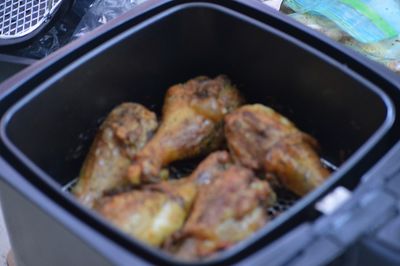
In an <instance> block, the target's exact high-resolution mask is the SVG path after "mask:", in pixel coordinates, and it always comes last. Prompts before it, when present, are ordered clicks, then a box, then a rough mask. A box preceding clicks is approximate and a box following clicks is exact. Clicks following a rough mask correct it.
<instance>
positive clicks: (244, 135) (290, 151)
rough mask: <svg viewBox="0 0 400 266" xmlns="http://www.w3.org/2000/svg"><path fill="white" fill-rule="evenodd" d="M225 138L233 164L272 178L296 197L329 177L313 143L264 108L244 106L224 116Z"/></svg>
mask: <svg viewBox="0 0 400 266" xmlns="http://www.w3.org/2000/svg"><path fill="white" fill-rule="evenodd" d="M225 134H226V138H227V142H228V147H229V150H230V152H231V154H232V157H233V158H234V160H235V161H236V162H239V163H241V164H242V165H243V166H245V167H248V168H251V169H253V170H263V171H265V172H266V173H268V174H272V175H274V176H275V177H276V178H277V179H278V181H279V182H280V183H282V184H283V185H284V186H285V187H286V188H287V189H289V190H291V191H292V192H294V193H296V194H297V195H299V196H303V195H305V194H307V193H308V192H310V191H311V190H313V189H315V188H316V187H318V186H319V185H320V184H321V183H322V182H324V180H325V179H326V177H327V176H328V175H329V174H330V173H329V171H328V170H327V169H325V168H324V167H323V166H322V165H321V162H320V158H319V156H318V155H317V153H316V151H315V150H316V148H317V146H318V144H317V141H316V140H315V139H313V138H312V137H311V136H309V135H307V134H305V133H303V132H301V131H300V130H299V129H297V128H296V127H295V126H294V125H293V123H291V122H290V121H289V120H288V119H286V118H285V117H283V116H281V115H280V114H278V113H277V112H275V111H274V110H272V109H271V108H268V107H266V106H263V105H260V104H254V105H245V106H243V107H241V108H239V109H238V110H236V111H235V112H232V113H231V114H229V115H228V116H226V118H225Z"/></svg>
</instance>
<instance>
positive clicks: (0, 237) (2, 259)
mask: <svg viewBox="0 0 400 266" xmlns="http://www.w3.org/2000/svg"><path fill="white" fill-rule="evenodd" d="M9 250H10V242H9V240H8V235H7V230H6V227H5V224H4V218H3V211H2V210H1V207H0V266H3V265H4V266H5V265H7V262H6V258H7V254H8V251H9Z"/></svg>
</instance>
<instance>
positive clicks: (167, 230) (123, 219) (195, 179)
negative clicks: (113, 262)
mask: <svg viewBox="0 0 400 266" xmlns="http://www.w3.org/2000/svg"><path fill="white" fill-rule="evenodd" d="M228 161H229V155H228V153H227V152H215V153H213V154H211V155H210V156H208V157H207V158H206V159H205V160H204V161H203V162H202V163H200V164H199V166H198V167H197V168H196V170H195V171H194V172H193V173H192V174H191V175H190V177H188V178H183V179H180V180H172V181H163V182H160V183H157V184H150V185H145V186H143V187H142V188H141V189H140V190H132V191H129V192H124V193H120V194H117V195H113V196H107V197H104V198H102V199H101V200H98V201H97V202H96V204H95V207H94V209H95V210H96V211H98V212H99V213H100V214H101V215H102V216H104V217H105V218H106V219H107V220H110V221H111V222H112V223H113V224H114V225H115V226H117V227H118V228H120V229H122V230H123V231H125V232H127V233H128V234H129V235H131V236H133V237H135V238H137V239H140V240H141V241H144V242H146V243H148V244H150V245H152V246H160V245H161V244H162V243H163V242H164V241H165V240H166V239H167V238H168V237H170V236H171V235H172V234H173V233H175V232H176V231H178V230H179V229H181V227H182V226H183V223H184V221H185V220H186V218H187V215H188V213H189V210H190V207H191V206H192V203H193V201H194V200H195V198H196V195H197V192H198V187H199V186H201V185H203V184H209V183H210V182H211V181H212V179H213V178H214V177H215V176H216V175H215V173H216V172H218V171H223V170H224V164H225V163H227V162H228Z"/></svg>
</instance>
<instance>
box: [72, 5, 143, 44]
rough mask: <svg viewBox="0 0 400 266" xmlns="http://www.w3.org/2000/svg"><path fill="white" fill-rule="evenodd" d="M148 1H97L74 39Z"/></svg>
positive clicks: (83, 20) (78, 28) (91, 6)
mask: <svg viewBox="0 0 400 266" xmlns="http://www.w3.org/2000/svg"><path fill="white" fill-rule="evenodd" d="M145 1H147V0H95V1H94V2H93V3H92V4H91V5H90V7H89V9H88V11H87V13H86V14H85V15H84V16H83V18H82V20H81V22H80V23H79V25H78V27H77V28H76V30H75V32H74V38H79V37H80V36H82V35H84V34H85V33H87V32H89V31H91V30H93V29H95V28H97V27H98V26H100V25H102V24H105V23H107V22H108V21H110V20H112V19H114V18H116V17H118V16H119V15H121V14H123V13H125V12H127V11H129V10H130V9H132V8H134V7H135V6H137V5H138V4H141V3H143V2H145Z"/></svg>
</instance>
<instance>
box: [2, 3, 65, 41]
mask: <svg viewBox="0 0 400 266" xmlns="http://www.w3.org/2000/svg"><path fill="white" fill-rule="evenodd" d="M62 1H63V0H0V39H14V38H18V37H23V36H25V35H27V34H29V33H31V32H32V31H34V30H35V29H37V28H38V27H40V26H41V25H42V24H43V23H44V22H46V21H47V20H48V19H50V16H51V15H52V14H53V13H54V12H55V10H56V8H57V7H58V6H59V5H60V4H61V2H62Z"/></svg>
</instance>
